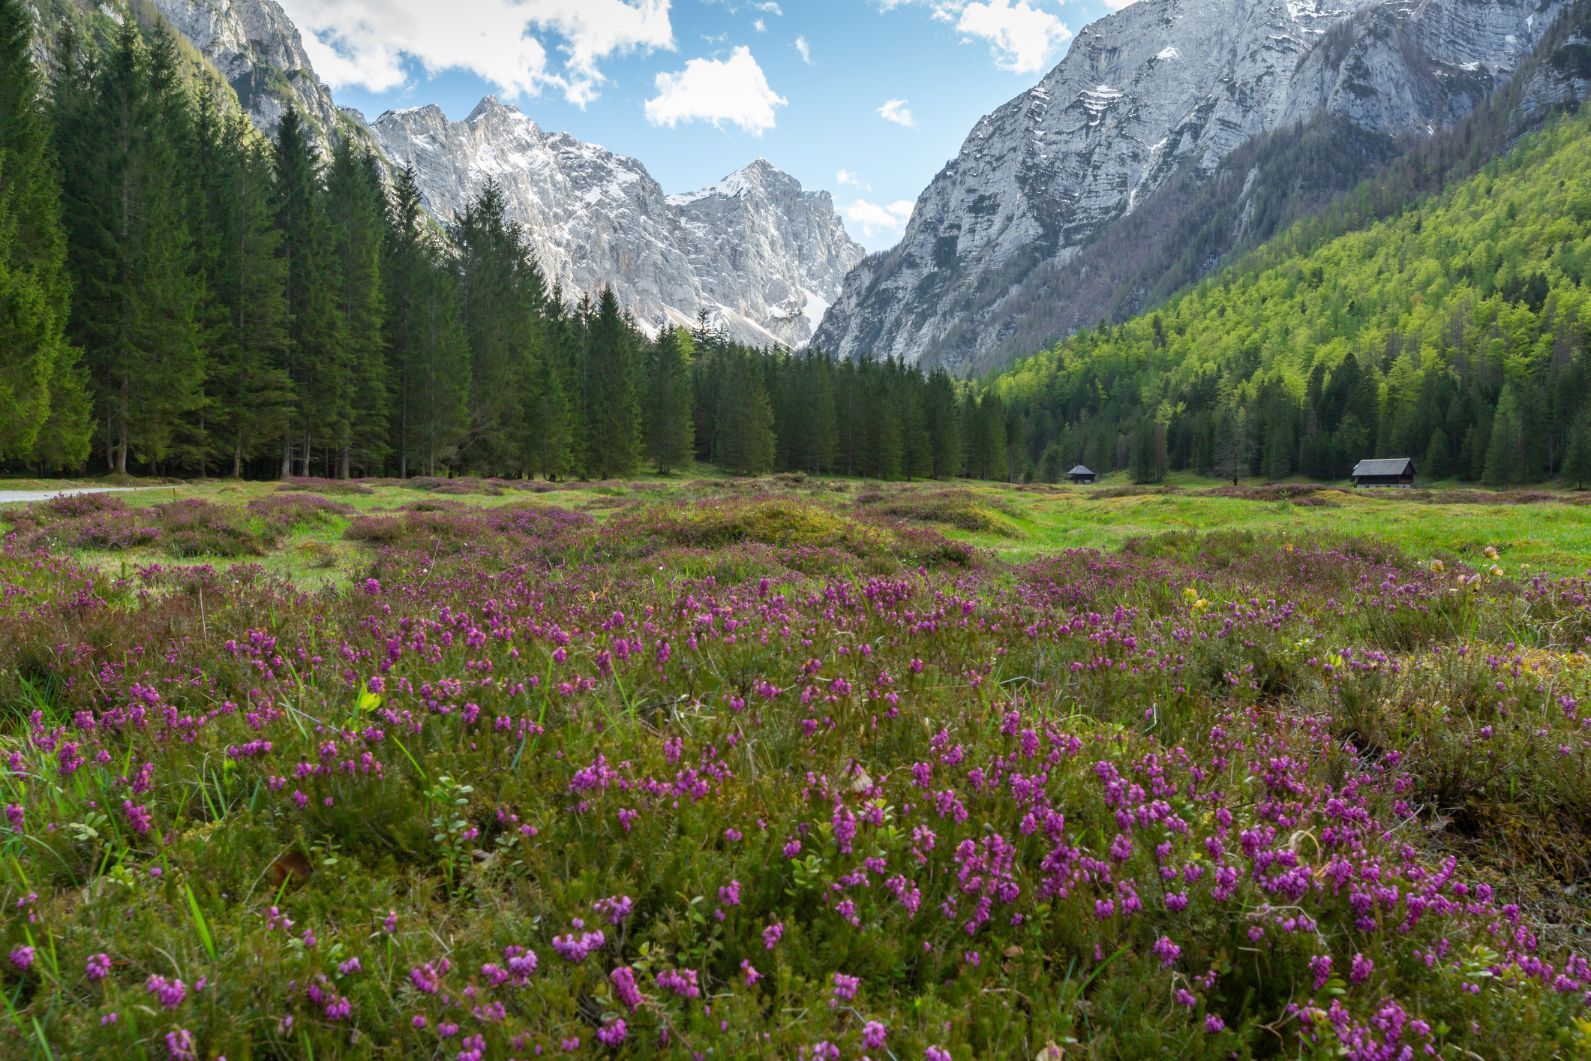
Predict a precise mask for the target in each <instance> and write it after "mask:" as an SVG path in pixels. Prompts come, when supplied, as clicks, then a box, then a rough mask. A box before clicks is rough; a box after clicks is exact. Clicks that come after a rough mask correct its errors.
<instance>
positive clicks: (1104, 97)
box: [815, 0, 1566, 371]
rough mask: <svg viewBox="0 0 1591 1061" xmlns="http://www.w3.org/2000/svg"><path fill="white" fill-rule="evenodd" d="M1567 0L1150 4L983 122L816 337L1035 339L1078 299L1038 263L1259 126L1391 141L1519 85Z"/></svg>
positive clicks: (847, 343)
mask: <svg viewBox="0 0 1591 1061" xmlns="http://www.w3.org/2000/svg"><path fill="white" fill-rule="evenodd" d="M1565 6H1566V5H1564V4H1562V3H1558V2H1555V0H1543V2H1539V3H1538V2H1535V0H1524V2H1514V0H1425V2H1423V3H1418V4H1412V3H1404V2H1401V0H1396V2H1386V3H1383V2H1379V0H1341V2H1338V0H1321V2H1310V3H1304V2H1287V0H1261V2H1258V3H1237V2H1231V0H1140V2H1139V3H1136V4H1134V5H1132V6H1130V7H1128V8H1126V9H1124V10H1122V11H1119V12H1115V13H1113V14H1111V15H1108V16H1106V17H1105V18H1103V19H1100V20H1099V21H1097V22H1095V23H1093V24H1091V25H1090V26H1088V27H1086V28H1085V29H1084V30H1083V31H1081V32H1080V33H1079V34H1078V37H1077V39H1076V40H1075V41H1074V42H1073V45H1072V48H1071V50H1070V51H1069V52H1068V54H1067V55H1066V57H1065V58H1063V59H1062V60H1061V62H1060V63H1058V64H1057V65H1056V66H1055V67H1054V68H1053V69H1052V70H1051V71H1050V72H1049V73H1047V74H1046V75H1045V77H1044V78H1043V79H1041V80H1040V82H1039V83H1038V84H1037V85H1035V86H1034V88H1032V89H1030V90H1028V91H1027V92H1025V93H1022V94H1020V95H1018V96H1017V97H1015V98H1014V99H1013V100H1011V101H1010V102H1008V103H1006V104H1005V105H1003V106H1002V107H1000V108H998V109H997V110H995V111H994V112H992V113H991V114H990V115H987V116H985V117H984V118H983V119H982V120H981V121H980V122H979V123H978V124H977V125H976V126H975V127H974V128H973V130H972V132H971V133H969V135H968V137H967V139H966V141H965V143H964V144H963V146H962V148H961V150H960V152H959V153H958V155H957V157H956V158H955V159H953V160H952V161H951V162H950V163H948V164H947V165H946V167H945V168H944V169H943V170H941V172H940V173H939V174H938V175H937V176H936V177H935V178H934V180H933V182H932V183H930V185H929V186H928V188H926V189H925V190H924V192H923V193H922V195H921V196H920V197H919V198H918V200H917V204H916V209H915V210H914V211H913V215H912V219H911V221H910V222H909V223H908V225H907V228H906V232H905V234H904V236H903V238H902V240H901V242H900V243H899V244H898V245H897V246H896V247H894V248H891V249H890V250H888V251H884V252H881V253H880V254H876V255H873V256H870V257H869V258H868V259H867V260H866V261H864V262H863V264H862V265H861V266H859V267H858V268H857V270H855V271H854V272H853V274H852V275H851V277H849V278H848V281H847V284H846V287H845V291H844V292H843V294H842V296H841V298H840V300H839V301H837V302H836V303H835V305H834V306H833V307H832V308H831V310H830V311H829V313H828V315H827V316H826V317H825V319H824V322H823V324H822V325H821V326H820V328H819V330H818V334H817V336H816V337H815V342H816V343H818V344H819V345H821V346H823V347H824V348H826V349H831V350H834V351H835V352H837V353H838V354H840V355H841V356H860V355H864V354H870V355H873V356H898V357H901V358H903V359H905V360H907V361H909V362H913V363H918V364H923V365H928V366H947V367H951V368H955V369H958V370H962V371H981V370H986V369H988V368H992V367H995V366H996V365H998V364H1000V363H1004V362H1005V361H1007V360H1009V359H1010V358H1011V357H1013V356H1018V355H1020V354H1021V353H1025V352H1030V350H1031V348H1028V349H1024V348H1022V347H1021V346H1019V345H1015V343H1014V342H1013V338H1014V336H1015V335H1016V334H1017V333H1018V332H1019V331H1020V328H1019V323H1020V322H1021V321H1022V320H1023V319H1024V318H1025V317H1030V316H1035V315H1043V314H1047V313H1051V312H1052V310H1051V308H1050V307H1048V306H1046V305H1044V304H1042V303H1043V302H1045V301H1048V302H1049V303H1057V302H1058V303H1060V304H1061V306H1060V309H1059V310H1055V311H1054V312H1055V315H1056V316H1057V317H1059V318H1062V319H1064V318H1065V316H1066V311H1069V310H1073V309H1078V307H1075V306H1072V305H1070V304H1068V303H1067V297H1068V296H1067V292H1065V291H1055V290H1053V289H1051V290H1048V291H1046V292H1045V293H1044V297H1043V298H1042V299H1041V298H1039V297H1038V296H1036V295H1035V294H1034V293H1033V292H1031V291H1027V290H1024V288H1023V280H1024V279H1025V277H1026V276H1027V275H1028V274H1030V273H1033V272H1035V271H1040V270H1059V269H1061V268H1063V267H1064V266H1065V265H1066V263H1067V262H1068V261H1070V260H1071V259H1072V258H1074V257H1076V256H1077V255H1078V254H1079V252H1080V251H1081V249H1082V248H1084V247H1085V246H1087V245H1088V243H1089V242H1090V241H1091V240H1094V239H1096V238H1098V236H1099V234H1100V233H1101V232H1104V231H1108V230H1109V228H1110V227H1111V226H1112V225H1115V224H1118V223H1119V222H1121V220H1122V219H1123V218H1126V217H1130V216H1131V215H1132V214H1133V212H1134V210H1135V209H1136V208H1137V207H1138V205H1139V204H1140V203H1142V202H1144V201H1146V200H1147V199H1148V198H1149V197H1150V196H1152V195H1153V194H1154V193H1155V192H1156V191H1157V190H1158V189H1159V188H1161V187H1163V186H1164V185H1166V184H1167V182H1169V181H1171V180H1172V179H1174V178H1176V177H1177V176H1178V175H1179V174H1180V175H1184V177H1185V179H1187V180H1189V181H1191V182H1193V183H1198V182H1199V181H1202V180H1203V179H1205V178H1207V177H1208V176H1210V175H1211V174H1213V173H1215V172H1216V171H1217V170H1218V169H1219V167H1220V164H1221V162H1222V160H1223V159H1225V158H1226V157H1228V156H1229V155H1231V154H1232V153H1233V152H1235V151H1236V150H1238V149H1239V148H1240V147H1242V146H1243V145H1244V144H1247V143H1251V142H1252V141H1253V140H1254V139H1255V138H1256V137H1258V136H1262V135H1265V134H1267V133H1272V132H1275V131H1276V130H1279V129H1285V128H1288V127H1290V126H1292V125H1294V124H1297V123H1300V122H1307V121H1310V120H1318V119H1319V118H1320V117H1321V116H1323V115H1325V116H1335V117H1337V118H1339V119H1341V120H1342V121H1343V122H1345V123H1347V124H1348V125H1349V126H1351V127H1353V128H1355V129H1359V130H1363V131H1364V132H1366V133H1367V134H1369V135H1370V136H1372V137H1376V138H1386V139H1393V140H1395V139H1397V138H1400V137H1410V136H1418V135H1428V134H1429V132H1430V131H1434V129H1435V128H1437V127H1440V126H1442V125H1446V124H1449V123H1451V122H1452V121H1455V120H1458V119H1459V118H1461V117H1462V116H1463V115H1465V114H1467V113H1469V112H1470V111H1472V110H1473V109H1474V108H1475V107H1476V106H1478V105H1479V104H1480V102H1481V101H1482V100H1484V99H1485V98H1486V97H1487V96H1488V95H1489V94H1490V93H1491V92H1492V91H1494V90H1495V89H1496V88H1497V87H1498V86H1499V85H1501V84H1504V83H1506V82H1507V80H1508V79H1509V77H1510V76H1511V75H1512V73H1513V70H1514V68H1515V66H1516V65H1517V63H1518V62H1519V61H1520V59H1521V58H1522V56H1523V55H1525V54H1526V53H1527V52H1528V51H1529V50H1530V48H1531V47H1532V46H1533V45H1534V44H1535V43H1536V42H1537V41H1538V40H1539V39H1540V38H1541V37H1542V36H1543V35H1544V34H1545V33H1546V32H1547V30H1548V29H1549V28H1550V26H1551V25H1552V24H1553V23H1554V22H1555V20H1556V17H1557V15H1558V14H1559V13H1560V12H1561V11H1562V10H1563V9H1564V7H1565ZM1379 150H1383V151H1386V152H1387V153H1388V154H1393V153H1396V151H1395V150H1394V149H1393V147H1392V146H1391V145H1390V144H1386V143H1384V144H1383V145H1382V147H1381V148H1379ZM1094 294H1095V295H1097V294H1098V293H1097V292H1095V293H1094ZM1112 294H1113V293H1112V292H1106V293H1105V296H1106V297H1107V300H1108V297H1109V296H1111V295H1112ZM1035 303H1040V304H1038V305H1035ZM1079 312H1080V313H1081V315H1082V316H1083V317H1084V318H1085V321H1084V323H1092V322H1090V321H1087V320H1086V317H1087V313H1086V307H1084V308H1082V309H1079ZM1030 331H1031V329H1030Z"/></svg>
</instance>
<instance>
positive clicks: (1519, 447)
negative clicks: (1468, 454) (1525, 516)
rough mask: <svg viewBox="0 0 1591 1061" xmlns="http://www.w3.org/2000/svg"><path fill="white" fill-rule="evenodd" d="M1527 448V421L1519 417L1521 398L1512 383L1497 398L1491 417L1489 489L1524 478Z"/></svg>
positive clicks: (1485, 475) (1486, 472)
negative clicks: (1525, 436) (1523, 454)
mask: <svg viewBox="0 0 1591 1061" xmlns="http://www.w3.org/2000/svg"><path fill="white" fill-rule="evenodd" d="M1523 449H1524V421H1523V420H1522V419H1521V417H1520V411H1519V399H1518V398H1517V396H1516V394H1515V391H1514V386H1513V384H1512V383H1506V384H1504V385H1503V390H1502V393H1501V394H1500V395H1498V398H1497V410H1496V412H1495V413H1494V414H1493V416H1492V430H1491V435H1490V437H1489V438H1488V440H1487V443H1486V466H1485V469H1484V471H1483V472H1482V475H1481V478H1482V481H1483V482H1485V483H1486V485H1487V486H1507V485H1508V484H1510V483H1516V482H1518V481H1519V480H1520V479H1521V478H1523V477H1524V473H1525V469H1524V467H1523V460H1522V453H1523Z"/></svg>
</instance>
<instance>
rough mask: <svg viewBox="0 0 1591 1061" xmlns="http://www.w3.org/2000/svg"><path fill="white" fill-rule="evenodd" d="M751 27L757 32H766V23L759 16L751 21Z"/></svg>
mask: <svg viewBox="0 0 1591 1061" xmlns="http://www.w3.org/2000/svg"><path fill="white" fill-rule="evenodd" d="M751 28H752V29H754V30H756V31H757V32H758V33H767V32H768V23H766V22H764V21H763V20H762V19H760V18H759V19H755V20H753V21H752V23H751Z"/></svg>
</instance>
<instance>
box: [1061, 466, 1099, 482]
mask: <svg viewBox="0 0 1591 1061" xmlns="http://www.w3.org/2000/svg"><path fill="white" fill-rule="evenodd" d="M1066 477H1067V478H1068V479H1070V480H1071V481H1072V482H1074V483H1091V482H1093V481H1094V480H1095V479H1097V478H1099V476H1097V475H1095V474H1094V472H1093V469H1091V468H1089V467H1088V466H1087V465H1083V464H1079V465H1078V466H1077V467H1075V468H1073V469H1072V470H1071V471H1069V472H1067V473H1066Z"/></svg>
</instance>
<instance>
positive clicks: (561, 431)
mask: <svg viewBox="0 0 1591 1061" xmlns="http://www.w3.org/2000/svg"><path fill="white" fill-rule="evenodd" d="M28 41H29V25H28V18H27V16H26V14H25V12H24V10H23V9H22V8H21V6H20V4H19V2H18V0H0V47H3V49H4V54H3V56H0V310H3V312H0V330H3V334H0V467H9V468H12V469H16V470H24V469H26V470H36V471H43V470H71V469H75V468H78V467H82V466H85V465H86V466H88V467H91V468H95V467H97V468H102V469H104V470H107V471H111V472H116V473H122V474H127V473H132V472H154V473H162V474H193V475H213V474H229V475H235V476H242V475H250V476H256V477H270V476H278V475H279V476H291V475H324V476H337V477H348V476H355V475H379V474H396V475H402V476H408V475H416V474H425V475H436V474H447V473H473V474H485V475H503V476H541V477H546V478H549V479H558V478H571V477H582V478H596V479H605V478H613V477H617V476H623V475H628V474H632V473H634V472H637V471H640V470H642V469H643V468H655V469H657V470H660V471H663V472H671V471H675V470H678V469H680V468H682V467H684V466H686V465H687V464H688V463H689V462H690V461H692V460H703V461H709V462H712V463H715V464H719V465H722V466H723V467H725V468H727V469H729V470H731V471H733V472H736V473H742V474H757V473H762V472H768V471H773V470H805V471H809V472H841V473H847V474H856V475H871V476H879V477H883V478H905V477H926V476H949V475H955V474H960V473H962V472H964V471H969V472H971V473H973V474H979V475H990V476H994V477H1003V476H1004V475H1005V473H1006V469H1007V465H1006V460H1005V454H1006V447H1005V442H1004V434H1003V432H1004V414H1003V413H1002V412H999V411H998V401H997V399H991V400H989V401H988V402H980V401H978V400H977V399H976V398H972V399H971V400H968V399H967V398H965V397H964V396H963V394H962V393H960V391H959V390H958V387H957V386H956V385H955V384H953V382H952V381H951V379H950V378H949V377H948V376H945V375H943V374H939V375H935V376H933V377H931V378H927V377H924V376H923V375H922V374H920V373H918V372H916V371H914V370H911V369H907V368H905V367H903V366H901V365H899V364H895V363H872V362H862V363H839V362H836V361H834V360H833V359H830V358H827V357H825V356H823V355H821V354H818V353H812V354H802V355H794V354H788V353H784V352H773V353H769V352H765V351H759V350H754V349H750V348H747V347H743V346H740V345H737V344H735V343H732V342H729V341H728V340H727V339H726V338H725V337H724V336H723V335H721V334H719V333H716V332H715V331H714V330H712V329H711V328H709V327H707V325H706V322H705V320H704V321H699V322H698V324H697V327H696V328H695V329H694V330H692V329H664V330H663V331H662V332H661V334H659V335H657V336H656V337H655V338H653V337H648V335H647V334H646V333H645V332H644V331H643V330H642V329H640V328H639V327H637V325H636V324H635V322H634V321H633V320H632V319H630V318H629V317H628V316H626V315H625V313H624V312H623V311H622V309H621V307H620V306H619V304H618V302H617V300H616V299H615V297H614V296H613V294H612V293H611V292H610V291H604V292H602V293H600V294H599V295H598V296H597V297H596V298H594V299H591V298H585V299H582V300H580V301H579V302H578V303H576V304H573V305H571V304H569V303H568V302H567V301H566V299H565V298H564V296H563V293H562V292H560V291H558V290H557V289H555V288H554V289H550V288H549V285H548V284H547V281H546V279H545V277H544V275H543V274H542V272H541V271H540V269H539V268H538V267H537V264H536V262H535V260H534V258H533V256H532V254H531V251H530V248H529V246H528V244H527V242H526V239H525V237H524V235H523V233H522V232H521V231H520V230H519V228H518V227H517V226H516V225H515V224H513V223H512V222H511V221H510V220H508V218H507V216H506V208H507V204H506V202H505V200H504V197H503V194H502V192H501V190H500V189H499V188H497V187H496V186H495V185H494V184H488V185H487V186H486V187H485V188H484V189H483V190H482V191H481V192H480V194H479V195H478V196H476V198H475V199H474V200H473V201H471V202H470V203H469V204H468V205H467V207H466V208H465V209H464V210H463V212H462V214H461V215H460V216H459V217H458V218H457V219H456V220H455V221H454V222H453V223H452V224H451V225H450V226H448V229H447V231H446V232H437V231H436V230H435V229H434V227H433V225H432V224H431V223H430V222H429V220H428V219H427V216H426V214H425V211H424V209H423V207H422V204H421V198H420V194H419V191H418V189H417V188H416V185H415V180H414V175H413V173H412V172H407V171H405V172H401V173H398V174H396V175H393V176H392V177H391V178H390V180H389V177H388V175H387V174H385V173H384V172H383V169H382V167H381V165H380V163H379V162H378V161H377V159H376V158H374V157H373V156H372V155H370V154H369V153H367V152H364V151H362V150H360V149H359V148H357V147H355V146H354V145H352V144H350V143H348V142H343V143H340V144H338V145H337V146H336V147H335V148H334V149H333V150H332V152H331V154H330V157H329V158H328V157H322V155H321V153H320V152H319V151H318V149H317V147H316V144H315V141H314V139H313V136H312V134H311V131H310V130H309V128H308V127H307V125H306V123H305V122H304V120H303V119H302V118H301V116H300V115H298V114H297V113H295V112H292V111H289V112H288V113H287V114H286V115H285V116H284V118H283V120H282V122H281V125H280V127H279V130H278V133H277V135H276V137H275V140H274V142H267V141H266V140H264V139H263V138H262V137H260V136H259V135H258V134H257V133H256V132H255V130H254V129H253V127H252V125H251V124H250V123H249V121H248V120H247V118H246V117H244V116H242V115H241V114H238V113H236V111H235V109H233V110H231V111H229V110H228V109H227V108H225V107H224V106H222V105H221V104H220V103H218V102H217V100H216V98H215V97H214V96H213V95H212V94H210V93H208V92H206V91H204V90H202V89H201V90H193V89H190V88H189V87H188V86H187V85H186V84H185V81H184V78H183V77H182V76H181V74H182V70H181V67H180V63H181V59H180V57H179V54H178V50H177V47H176V45H175V43H174V42H173V40H172V39H171V38H170V37H169V36H168V35H166V34H165V33H164V32H161V31H156V32H153V33H151V34H148V35H145V34H143V33H142V32H141V31H140V30H139V29H138V27H137V24H136V22H135V21H134V20H133V19H130V18H129V19H125V20H124V21H123V24H122V26H121V27H120V29H119V32H118V33H117V35H116V36H115V37H114V38H113V39H111V40H109V41H106V42H105V43H104V45H103V46H102V47H99V48H88V47H81V46H79V44H78V42H75V41H72V40H70V39H68V40H64V41H62V42H61V46H60V48H59V54H60V58H59V61H58V63H57V67H56V69H55V70H54V72H53V76H52V82H51V84H49V85H48V91H45V90H44V89H45V87H46V86H44V85H43V84H41V80H40V76H39V74H38V72H37V71H36V69H35V67H34V64H33V62H32V60H31V57H30V52H29V47H28ZM964 424H965V427H964V426H963V425H964Z"/></svg>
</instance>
